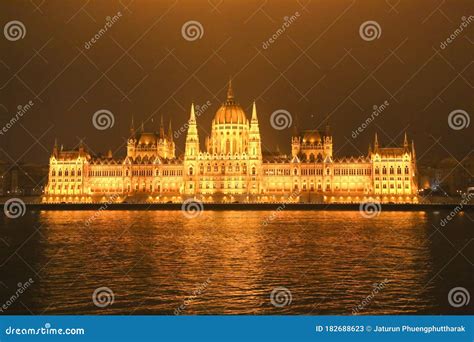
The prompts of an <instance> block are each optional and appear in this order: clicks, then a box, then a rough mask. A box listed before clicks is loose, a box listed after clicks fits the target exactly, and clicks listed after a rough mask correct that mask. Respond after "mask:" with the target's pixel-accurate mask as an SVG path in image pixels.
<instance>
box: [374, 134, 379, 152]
mask: <svg viewBox="0 0 474 342" xmlns="http://www.w3.org/2000/svg"><path fill="white" fill-rule="evenodd" d="M378 148H379V137H378V136H377V132H375V141H374V149H375V150H377V149H378Z"/></svg>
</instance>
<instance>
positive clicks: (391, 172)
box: [390, 166, 394, 175]
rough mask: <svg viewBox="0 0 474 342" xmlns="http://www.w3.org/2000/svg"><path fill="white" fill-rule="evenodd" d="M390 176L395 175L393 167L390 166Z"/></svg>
mask: <svg viewBox="0 0 474 342" xmlns="http://www.w3.org/2000/svg"><path fill="white" fill-rule="evenodd" d="M390 174H391V175H393V174H394V170H393V166H390Z"/></svg>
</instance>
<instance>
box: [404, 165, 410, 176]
mask: <svg viewBox="0 0 474 342" xmlns="http://www.w3.org/2000/svg"><path fill="white" fill-rule="evenodd" d="M409 173H410V170H409V169H408V166H405V174H406V175H408V174H409Z"/></svg>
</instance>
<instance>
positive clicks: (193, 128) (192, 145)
mask: <svg viewBox="0 0 474 342" xmlns="http://www.w3.org/2000/svg"><path fill="white" fill-rule="evenodd" d="M198 154H199V137H198V131H197V123H196V114H195V112H194V103H193V104H191V113H190V116H189V120H188V134H187V135H186V146H185V157H186V158H191V159H195V158H196V157H197V155H198Z"/></svg>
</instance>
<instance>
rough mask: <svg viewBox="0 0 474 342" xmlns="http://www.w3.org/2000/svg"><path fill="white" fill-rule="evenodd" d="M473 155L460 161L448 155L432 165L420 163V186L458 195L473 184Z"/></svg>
mask: <svg viewBox="0 0 474 342" xmlns="http://www.w3.org/2000/svg"><path fill="white" fill-rule="evenodd" d="M473 175H474V157H466V158H464V159H462V160H460V161H458V160H456V159H454V158H452V157H449V158H444V159H442V160H441V161H439V162H437V163H433V165H429V166H428V165H420V178H419V179H420V188H421V189H429V190H431V191H434V192H440V193H442V194H447V195H459V194H460V193H464V192H466V191H467V188H469V187H472V186H474V177H473Z"/></svg>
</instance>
